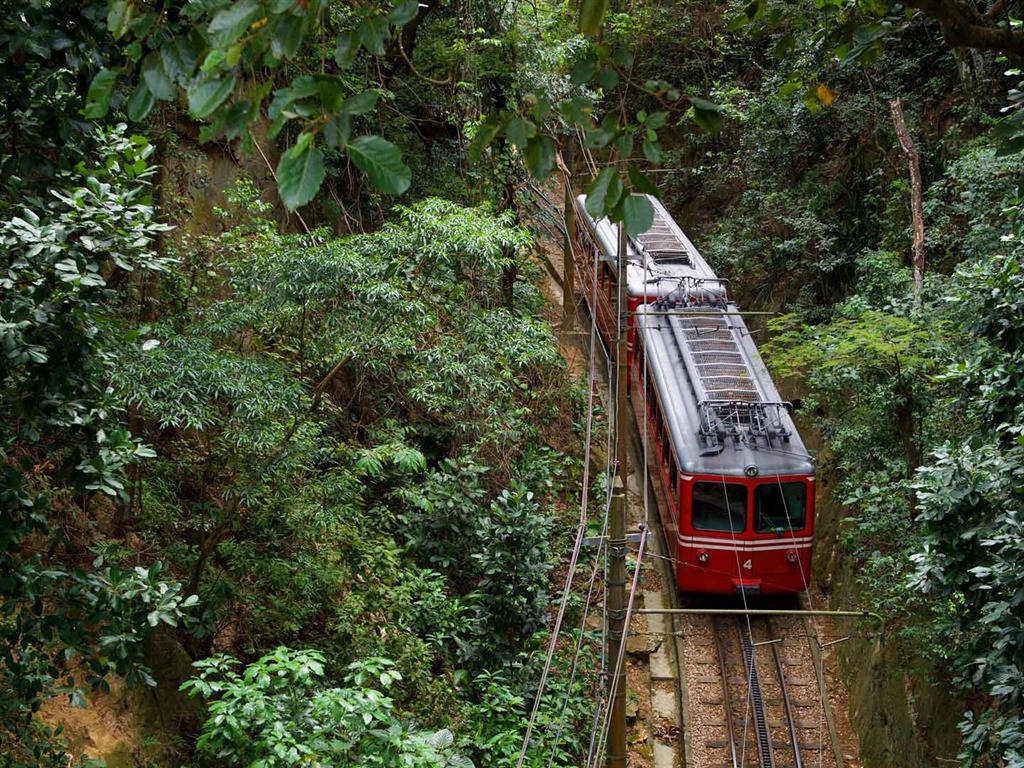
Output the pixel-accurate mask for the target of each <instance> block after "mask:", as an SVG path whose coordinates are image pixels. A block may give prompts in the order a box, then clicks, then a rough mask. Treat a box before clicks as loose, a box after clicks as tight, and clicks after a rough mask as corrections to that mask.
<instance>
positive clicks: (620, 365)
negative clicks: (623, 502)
mask: <svg viewBox="0 0 1024 768" xmlns="http://www.w3.org/2000/svg"><path fill="white" fill-rule="evenodd" d="M627 242H628V241H627V238H626V228H625V227H624V226H623V225H622V224H619V253H618V257H617V259H616V260H617V261H618V275H617V282H618V285H617V286H616V287H617V288H618V293H617V299H616V301H617V304H618V311H619V328H618V335H617V336H616V339H615V458H616V459H617V460H618V462H619V479H621V480H622V488H623V490H625V489H626V488H628V487H629V486H628V485H627V484H626V476H627V474H628V467H627V462H626V449H627V440H626V434H627V430H628V429H629V419H628V416H627V414H628V412H629V406H628V405H627V403H628V397H629V367H628V364H627V361H626V358H627V357H628V355H629V338H628V336H627V334H626V331H627V330H628V326H629V292H628V291H627V290H626V246H627ZM623 514H625V509H623Z"/></svg>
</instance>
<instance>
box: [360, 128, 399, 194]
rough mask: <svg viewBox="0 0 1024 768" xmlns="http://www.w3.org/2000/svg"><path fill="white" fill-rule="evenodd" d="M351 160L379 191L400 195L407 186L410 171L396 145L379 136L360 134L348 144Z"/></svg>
mask: <svg viewBox="0 0 1024 768" xmlns="http://www.w3.org/2000/svg"><path fill="white" fill-rule="evenodd" d="M348 154H349V157H351V158H352V162H353V163H355V166H356V167H357V168H359V169H360V170H361V171H363V172H365V173H366V175H367V176H369V177H370V182H371V183H372V184H373V186H375V187H376V188H377V189H379V190H380V191H381V192H389V193H391V194H393V195H400V194H402V193H403V192H405V190H407V189H408V188H409V184H410V182H411V181H412V171H411V170H409V166H407V165H406V164H405V163H403V162H402V153H401V152H399V150H398V147H396V146H395V145H394V144H392V143H391V142H390V141H388V140H387V139H383V138H381V137H380V136H360V137H359V138H358V139H356V140H355V141H353V142H352V143H351V144H349V145H348Z"/></svg>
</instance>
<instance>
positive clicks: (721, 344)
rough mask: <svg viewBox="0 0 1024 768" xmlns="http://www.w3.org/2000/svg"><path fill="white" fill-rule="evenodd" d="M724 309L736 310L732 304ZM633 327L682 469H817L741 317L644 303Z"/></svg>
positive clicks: (765, 472) (768, 472) (761, 472)
mask: <svg viewBox="0 0 1024 768" xmlns="http://www.w3.org/2000/svg"><path fill="white" fill-rule="evenodd" d="M725 309H726V311H728V312H737V311H738V310H737V307H736V305H735V304H728V305H727V307H726V308H725ZM636 331H637V333H638V334H641V335H642V336H643V347H644V351H645V353H646V354H645V356H646V360H647V372H648V373H647V375H649V376H651V377H652V378H653V380H654V385H655V388H656V390H657V393H658V397H659V399H660V400H661V404H662V412H663V413H664V415H665V421H666V424H667V426H668V429H669V432H670V434H671V438H672V443H673V445H675V446H676V452H677V457H678V459H679V462H680V467H679V468H680V470H681V471H682V472H683V473H685V474H689V473H693V474H711V475H725V476H737V477H743V476H747V477H752V476H757V477H772V476H778V475H813V474H814V461H813V459H812V458H811V457H810V455H809V454H808V453H807V449H806V448H805V447H804V443H803V441H802V440H801V439H800V435H799V433H798V432H797V430H796V425H795V424H794V423H793V419H792V416H791V415H790V413H789V408H788V407H787V404H786V403H783V402H782V399H781V398H780V397H779V393H778V390H777V389H776V388H775V384H774V383H773V382H772V380H771V377H770V376H769V375H768V371H767V369H766V368H765V366H764V363H763V362H762V360H761V356H760V355H759V354H758V352H757V349H756V348H755V347H754V343H753V341H752V340H751V338H750V334H749V333H748V332H747V328H746V326H745V325H744V323H743V320H742V319H741V318H740V317H739V315H733V314H724V313H721V312H719V313H717V314H716V313H714V312H712V311H709V310H708V308H706V307H703V308H696V307H682V306H678V305H675V304H670V303H666V304H663V303H661V302H659V303H656V304H645V305H642V306H640V307H638V308H637V311H636ZM641 428H643V426H642V425H641ZM754 468H756V472H755V469H754Z"/></svg>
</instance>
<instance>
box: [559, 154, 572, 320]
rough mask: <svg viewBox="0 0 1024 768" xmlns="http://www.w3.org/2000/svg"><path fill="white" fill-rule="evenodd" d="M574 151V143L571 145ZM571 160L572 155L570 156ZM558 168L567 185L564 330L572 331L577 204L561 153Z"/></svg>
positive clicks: (563, 270)
mask: <svg viewBox="0 0 1024 768" xmlns="http://www.w3.org/2000/svg"><path fill="white" fill-rule="evenodd" d="M569 151H570V152H571V151H572V144H570V145H569ZM569 159H570V162H571V161H572V156H571V155H570V157H569ZM556 160H557V162H558V170H559V171H561V173H562V185H563V186H564V187H565V210H564V214H565V239H564V242H563V249H562V330H563V331H571V330H572V326H573V315H574V314H575V313H576V296H575V293H576V291H575V278H576V260H575V258H574V255H575V254H574V253H573V243H574V242H575V240H576V206H575V201H574V200H573V195H572V174H571V173H570V172H569V168H568V167H567V166H566V164H565V161H564V160H562V156H561V154H559V155H556Z"/></svg>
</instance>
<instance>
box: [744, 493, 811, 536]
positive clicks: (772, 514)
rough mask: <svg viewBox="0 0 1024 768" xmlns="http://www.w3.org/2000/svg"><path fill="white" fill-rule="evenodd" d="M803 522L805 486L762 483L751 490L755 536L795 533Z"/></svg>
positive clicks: (804, 518)
mask: <svg viewBox="0 0 1024 768" xmlns="http://www.w3.org/2000/svg"><path fill="white" fill-rule="evenodd" d="M806 520H807V486H806V485H804V483H799V482H791V483H779V482H774V483H762V484H761V485H758V486H756V487H755V488H754V530H755V531H757V532H758V533H782V532H783V531H796V530H799V529H801V528H803V527H804V523H805V522H806Z"/></svg>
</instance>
